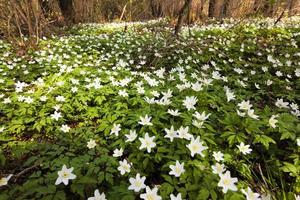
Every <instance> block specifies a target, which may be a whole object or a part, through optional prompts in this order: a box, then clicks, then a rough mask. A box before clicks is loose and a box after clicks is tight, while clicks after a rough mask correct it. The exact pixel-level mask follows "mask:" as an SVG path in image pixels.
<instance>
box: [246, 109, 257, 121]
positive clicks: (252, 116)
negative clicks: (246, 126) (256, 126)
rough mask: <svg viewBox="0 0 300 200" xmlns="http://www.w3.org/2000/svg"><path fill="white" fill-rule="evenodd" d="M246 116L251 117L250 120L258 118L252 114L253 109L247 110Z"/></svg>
mask: <svg viewBox="0 0 300 200" xmlns="http://www.w3.org/2000/svg"><path fill="white" fill-rule="evenodd" d="M247 114H248V116H249V117H251V118H252V119H256V120H257V119H258V116H257V115H255V114H254V109H249V110H248V112H247Z"/></svg>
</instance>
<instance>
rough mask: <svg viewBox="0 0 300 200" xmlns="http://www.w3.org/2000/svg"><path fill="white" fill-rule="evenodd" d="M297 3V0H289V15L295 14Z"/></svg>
mask: <svg viewBox="0 0 300 200" xmlns="http://www.w3.org/2000/svg"><path fill="white" fill-rule="evenodd" d="M295 5H296V0H291V1H290V2H289V5H288V13H289V17H291V16H293V15H294V14H295V12H294V8H295Z"/></svg>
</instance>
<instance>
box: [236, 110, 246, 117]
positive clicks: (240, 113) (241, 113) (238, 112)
mask: <svg viewBox="0 0 300 200" xmlns="http://www.w3.org/2000/svg"><path fill="white" fill-rule="evenodd" d="M236 112H237V114H238V116H241V117H245V116H246V113H244V112H240V111H239V110H236Z"/></svg>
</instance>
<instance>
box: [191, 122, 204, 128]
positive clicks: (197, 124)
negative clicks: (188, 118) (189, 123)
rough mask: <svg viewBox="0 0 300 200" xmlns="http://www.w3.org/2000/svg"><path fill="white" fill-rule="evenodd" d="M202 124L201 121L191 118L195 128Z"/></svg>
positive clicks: (200, 126)
mask: <svg viewBox="0 0 300 200" xmlns="http://www.w3.org/2000/svg"><path fill="white" fill-rule="evenodd" d="M203 124H204V122H203V121H198V120H193V125H194V126H196V127H197V128H202V126H203Z"/></svg>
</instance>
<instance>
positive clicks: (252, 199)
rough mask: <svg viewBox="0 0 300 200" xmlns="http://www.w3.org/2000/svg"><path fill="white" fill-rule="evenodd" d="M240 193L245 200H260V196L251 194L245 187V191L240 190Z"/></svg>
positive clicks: (249, 189)
mask: <svg viewBox="0 0 300 200" xmlns="http://www.w3.org/2000/svg"><path fill="white" fill-rule="evenodd" d="M241 191H242V193H243V194H244V195H245V196H246V198H247V200H261V198H260V194H258V193H254V192H252V190H251V188H249V187H247V189H246V190H244V189H242V190H241Z"/></svg>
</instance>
